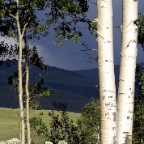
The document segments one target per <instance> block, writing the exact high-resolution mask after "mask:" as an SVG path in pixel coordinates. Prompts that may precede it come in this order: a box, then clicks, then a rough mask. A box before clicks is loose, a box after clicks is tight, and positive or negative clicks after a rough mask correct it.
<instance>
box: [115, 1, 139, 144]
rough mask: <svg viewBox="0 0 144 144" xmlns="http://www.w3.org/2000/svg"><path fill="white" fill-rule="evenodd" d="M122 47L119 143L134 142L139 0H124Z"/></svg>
mask: <svg viewBox="0 0 144 144" xmlns="http://www.w3.org/2000/svg"><path fill="white" fill-rule="evenodd" d="M122 7H123V23H122V49H121V62H120V76H119V87H118V129H117V144H125V143H128V144H131V143H132V125H133V107H134V93H135V92H134V83H135V68H136V56H137V29H138V28H137V25H136V24H135V21H136V20H137V18H138V1H137V0H123V6H122Z"/></svg>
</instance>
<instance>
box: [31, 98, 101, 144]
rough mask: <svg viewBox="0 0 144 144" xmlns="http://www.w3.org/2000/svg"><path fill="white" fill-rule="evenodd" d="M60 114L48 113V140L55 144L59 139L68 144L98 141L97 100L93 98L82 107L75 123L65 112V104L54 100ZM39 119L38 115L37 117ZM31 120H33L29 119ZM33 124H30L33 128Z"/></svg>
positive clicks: (91, 143) (98, 113)
mask: <svg viewBox="0 0 144 144" xmlns="http://www.w3.org/2000/svg"><path fill="white" fill-rule="evenodd" d="M54 106H55V107H56V108H57V110H60V115H58V114H56V113H55V112H54V111H52V112H50V113H49V116H50V117H51V119H52V120H51V123H50V127H49V134H48V135H49V140H50V141H51V142H53V143H54V144H57V143H58V141H60V140H65V141H66V142H68V143H69V144H95V143H100V141H99V134H100V111H99V102H98V101H97V100H95V99H94V98H92V99H91V101H90V103H88V104H86V105H85V106H84V108H83V111H82V115H81V117H80V119H79V120H78V121H77V125H76V124H74V122H73V121H72V120H71V119H70V118H69V116H68V113H67V112H66V107H67V106H66V104H65V103H61V102H56V101H55V102H54ZM38 119H39V117H38ZM31 122H33V121H31ZM35 124H36V123H33V124H32V125H34V126H33V128H34V130H36V128H35Z"/></svg>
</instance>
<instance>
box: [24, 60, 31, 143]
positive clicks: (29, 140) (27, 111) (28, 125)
mask: <svg viewBox="0 0 144 144" xmlns="http://www.w3.org/2000/svg"><path fill="white" fill-rule="evenodd" d="M25 91H26V125H27V143H28V144H31V135H30V122H29V119H30V117H29V101H30V97H29V66H28V62H26V85H25Z"/></svg>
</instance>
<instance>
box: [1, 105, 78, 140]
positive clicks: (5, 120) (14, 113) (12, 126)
mask: <svg viewBox="0 0 144 144" xmlns="http://www.w3.org/2000/svg"><path fill="white" fill-rule="evenodd" d="M48 112H50V110H32V111H31V117H33V116H38V115H39V113H43V115H42V119H43V121H44V122H45V124H46V125H47V126H49V124H50V117H49V116H48ZM18 113H19V111H18V109H8V108H0V141H2V140H9V139H11V138H13V137H17V138H18V137H19V116H18ZM56 113H59V112H56ZM69 116H70V118H71V119H73V120H74V121H76V120H77V119H78V117H79V116H80V114H79V113H72V112H70V113H69Z"/></svg>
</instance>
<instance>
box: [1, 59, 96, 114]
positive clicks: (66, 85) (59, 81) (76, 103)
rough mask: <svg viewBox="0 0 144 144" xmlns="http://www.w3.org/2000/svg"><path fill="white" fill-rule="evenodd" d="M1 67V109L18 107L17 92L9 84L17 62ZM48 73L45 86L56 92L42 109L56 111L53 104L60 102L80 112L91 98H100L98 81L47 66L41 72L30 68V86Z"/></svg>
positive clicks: (43, 101)
mask: <svg viewBox="0 0 144 144" xmlns="http://www.w3.org/2000/svg"><path fill="white" fill-rule="evenodd" d="M9 64H10V66H9V67H7V65H6V64H4V65H2V66H1V67H0V107H12V108H16V107H18V101H17V99H16V95H17V94H16V91H14V90H13V88H12V87H11V86H10V85H8V84H7V79H8V77H9V75H11V74H13V72H15V71H16V70H17V61H14V60H13V61H9ZM45 73H47V75H46V77H45V78H44V85H45V86H47V87H49V88H50V89H52V90H53V91H54V96H51V97H49V98H47V99H43V100H41V103H42V105H41V108H45V109H54V107H53V106H52V102H53V101H54V100H59V101H63V102H66V103H67V105H68V110H69V111H80V110H81V107H82V106H83V105H84V104H85V103H87V102H88V101H89V99H90V98H91V97H95V98H96V97H98V89H96V87H95V85H96V81H94V80H90V79H88V78H86V77H84V76H82V75H80V74H78V73H76V72H73V71H66V70H63V69H59V68H56V67H50V66H47V71H46V72H44V71H40V70H39V69H38V68H37V67H33V66H32V67H31V68H30V84H31V85H33V84H34V83H35V82H37V81H38V80H39V79H40V77H41V75H44V74H45Z"/></svg>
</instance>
